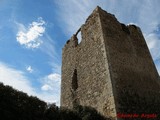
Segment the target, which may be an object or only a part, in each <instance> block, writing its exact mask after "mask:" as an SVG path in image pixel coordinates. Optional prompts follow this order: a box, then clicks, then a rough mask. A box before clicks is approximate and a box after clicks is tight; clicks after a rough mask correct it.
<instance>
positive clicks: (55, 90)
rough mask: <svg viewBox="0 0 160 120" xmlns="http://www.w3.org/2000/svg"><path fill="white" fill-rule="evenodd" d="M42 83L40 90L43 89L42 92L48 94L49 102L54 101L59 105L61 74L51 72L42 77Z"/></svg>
mask: <svg viewBox="0 0 160 120" xmlns="http://www.w3.org/2000/svg"><path fill="white" fill-rule="evenodd" d="M42 84H43V85H42V87H41V90H42V91H44V93H47V94H50V98H51V99H52V101H50V102H55V103H56V104H57V105H60V84H61V75H60V74H57V73H51V74H49V75H47V76H46V77H44V78H43V79H42ZM46 99H47V98H46ZM51 99H50V100H51ZM48 101H49V100H48Z"/></svg>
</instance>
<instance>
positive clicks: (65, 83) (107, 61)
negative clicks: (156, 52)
mask: <svg viewBox="0 0 160 120" xmlns="http://www.w3.org/2000/svg"><path fill="white" fill-rule="evenodd" d="M79 31H81V36H82V40H81V42H80V43H78V39H77V34H78V32H79ZM78 32H77V33H76V34H74V35H73V36H72V37H71V39H70V40H68V41H67V42H66V44H65V46H64V48H63V53H62V82H61V106H62V107H67V108H69V109H72V108H73V107H74V105H77V104H79V105H82V106H90V107H93V108H95V109H96V110H97V111H99V112H100V113H101V114H103V115H105V116H108V117H112V118H113V119H119V118H117V114H118V113H155V114H158V112H159V113H160V111H159V110H160V109H159V108H160V104H159V103H160V97H159V96H160V83H159V81H158V78H159V75H158V72H157V70H156V68H155V65H154V63H153V60H152V57H151V55H150V52H149V49H148V47H147V44H146V42H145V40H144V37H143V35H142V32H141V30H140V28H139V27H137V26H135V25H127V26H126V25H124V24H122V23H120V22H119V21H117V19H116V18H115V16H114V15H112V14H110V13H107V12H106V11H104V10H102V9H101V8H100V7H97V8H96V9H95V10H94V11H93V13H92V14H91V15H90V16H89V17H88V19H87V20H86V22H85V24H83V25H82V26H81V28H80V29H79V30H78ZM158 106H159V107H158Z"/></svg>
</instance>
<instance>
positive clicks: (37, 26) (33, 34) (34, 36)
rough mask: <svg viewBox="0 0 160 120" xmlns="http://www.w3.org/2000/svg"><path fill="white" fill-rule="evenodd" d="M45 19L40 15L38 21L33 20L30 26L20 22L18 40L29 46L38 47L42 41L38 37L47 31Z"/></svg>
mask: <svg viewBox="0 0 160 120" xmlns="http://www.w3.org/2000/svg"><path fill="white" fill-rule="evenodd" d="M44 25H45V21H44V20H43V19H42V18H41V17H40V18H38V21H36V22H32V23H31V24H30V25H29V27H28V28H26V27H25V26H24V25H23V24H20V23H19V24H18V27H19V31H18V33H17V36H16V38H17V41H18V42H19V43H20V44H21V45H25V46H26V47H27V48H38V47H39V46H40V45H41V44H42V41H41V40H40V39H38V38H39V37H41V36H42V35H43V33H44V32H45V27H44Z"/></svg>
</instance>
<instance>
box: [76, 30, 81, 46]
mask: <svg viewBox="0 0 160 120" xmlns="http://www.w3.org/2000/svg"><path fill="white" fill-rule="evenodd" d="M77 38H78V44H79V43H80V42H81V40H82V36H81V31H79V32H78V34H77Z"/></svg>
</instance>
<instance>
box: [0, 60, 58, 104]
mask: <svg viewBox="0 0 160 120" xmlns="http://www.w3.org/2000/svg"><path fill="white" fill-rule="evenodd" d="M0 82H2V83H3V84H4V85H10V86H12V87H13V88H14V89H17V90H20V91H23V92H25V93H27V94H28V95H32V96H37V97H38V98H40V99H42V100H44V101H46V102H50V103H53V102H54V103H57V105H59V104H60V102H59V101H60V100H59V99H60V98H59V94H60V92H59V91H60V75H59V74H56V73H53V74H49V75H47V76H45V77H43V83H42V88H41V90H37V88H36V89H35V86H33V85H32V83H31V81H30V80H29V79H28V78H27V77H26V76H25V73H24V72H23V71H21V70H17V69H15V68H13V67H11V66H9V65H7V64H5V63H2V62H0Z"/></svg>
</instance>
